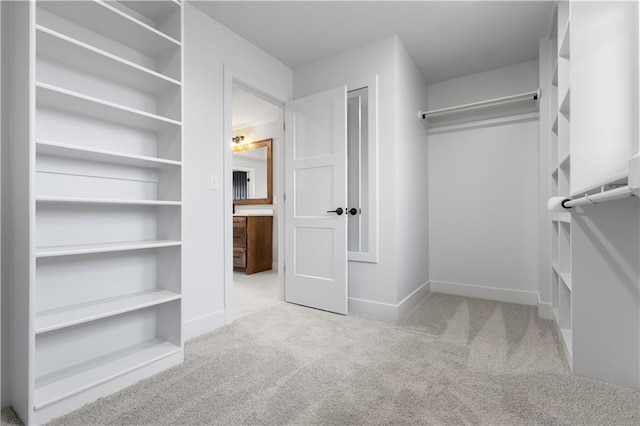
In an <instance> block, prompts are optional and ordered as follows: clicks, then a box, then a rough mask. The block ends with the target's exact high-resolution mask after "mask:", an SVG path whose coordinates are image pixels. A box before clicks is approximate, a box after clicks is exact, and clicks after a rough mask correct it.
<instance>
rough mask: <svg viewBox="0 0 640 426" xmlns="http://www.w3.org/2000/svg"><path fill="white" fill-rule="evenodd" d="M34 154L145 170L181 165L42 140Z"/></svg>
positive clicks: (37, 143)
mask: <svg viewBox="0 0 640 426" xmlns="http://www.w3.org/2000/svg"><path fill="white" fill-rule="evenodd" d="M36 153H38V154H43V155H51V156H56V157H66V158H73V159H77V160H85V161H93V162H98V163H112V164H119V165H123V166H132V167H141V168H147V169H159V168H164V167H173V166H176V167H179V166H181V165H182V163H181V162H180V161H174V160H167V159H164V158H158V157H147V156H143V155H131V154H123V153H121V152H117V151H109V150H104V149H95V148H88V147H83V146H80V145H73V144H66V143H61V142H54V141H48V140H43V139H38V140H36Z"/></svg>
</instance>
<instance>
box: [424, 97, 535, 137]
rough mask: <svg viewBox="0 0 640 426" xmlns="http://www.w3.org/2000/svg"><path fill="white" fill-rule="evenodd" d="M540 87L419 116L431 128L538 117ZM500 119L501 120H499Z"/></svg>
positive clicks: (436, 110) (434, 110)
mask: <svg viewBox="0 0 640 426" xmlns="http://www.w3.org/2000/svg"><path fill="white" fill-rule="evenodd" d="M540 96H541V92H540V89H536V90H533V91H530V92H525V93H519V94H516V95H510V96H503V97H500V98H494V99H487V100H483V101H478V102H472V103H467V104H462V105H456V106H451V107H446V108H439V109H433V110H428V111H420V112H419V116H420V118H421V119H422V120H424V122H425V123H426V124H427V125H428V127H429V128H434V127H437V128H439V129H441V128H442V129H443V128H444V127H443V126H454V127H455V126H457V125H460V124H463V123H469V122H480V121H484V122H485V124H492V123H493V122H494V121H496V119H501V118H504V117H511V118H513V117H515V116H517V117H521V118H523V119H525V120H527V119H534V118H537V112H538V100H539V99H540ZM497 121H500V120H497Z"/></svg>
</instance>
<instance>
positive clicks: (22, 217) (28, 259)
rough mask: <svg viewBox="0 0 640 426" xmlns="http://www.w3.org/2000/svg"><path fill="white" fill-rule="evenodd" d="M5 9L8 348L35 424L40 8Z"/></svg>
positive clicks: (8, 5) (23, 413)
mask: <svg viewBox="0 0 640 426" xmlns="http://www.w3.org/2000/svg"><path fill="white" fill-rule="evenodd" d="M2 8H3V24H5V28H6V29H7V30H6V32H4V31H3V37H2V42H3V49H2V55H3V61H6V63H8V66H7V68H6V71H7V74H5V75H3V97H4V96H7V95H8V97H7V99H3V107H6V108H7V111H6V112H5V114H7V115H5V117H8V120H9V121H8V122H10V123H11V126H10V132H9V139H8V140H7V141H4V140H3V143H2V145H3V161H4V164H3V165H4V166H5V167H8V169H7V170H8V175H9V176H10V177H11V178H10V180H9V184H8V186H7V188H8V193H3V201H4V202H6V203H7V205H8V208H7V210H6V213H7V214H6V215H5V217H3V220H4V221H5V222H4V225H5V228H4V229H3V250H6V252H5V253H6V254H7V255H8V257H7V258H6V259H5V260H6V263H4V265H5V267H6V268H8V275H7V276H8V278H9V282H8V285H9V286H10V291H9V293H8V294H9V297H10V302H9V303H8V306H9V324H10V328H11V332H10V337H9V350H8V356H9V365H10V366H11V368H10V371H8V372H7V374H8V375H9V376H10V379H9V382H10V383H11V397H12V404H13V408H14V410H15V411H16V412H17V413H18V415H19V416H20V417H21V419H22V420H23V421H24V422H26V423H31V422H32V421H33V400H34V389H33V382H32V381H33V378H34V363H33V359H32V357H31V356H30V354H31V353H33V348H34V344H35V343H34V337H33V336H34V335H33V327H34V324H33V321H34V313H33V309H32V302H33V300H32V294H33V278H34V274H35V258H34V255H33V253H34V251H33V249H34V239H33V237H34V236H33V229H34V226H33V225H34V219H33V212H34V208H35V203H34V198H33V197H34V194H33V179H32V176H31V172H32V170H33V167H34V155H35V154H34V153H35V149H34V147H35V145H34V139H33V137H34V124H33V123H34V121H33V120H34V118H35V110H34V98H35V94H34V82H35V73H34V64H35V33H34V31H33V26H34V23H35V13H34V7H33V4H32V3H30V2H3V4H2ZM3 30H4V28H3ZM5 40H7V41H5ZM5 43H7V44H5ZM5 47H7V49H6V50H5V49H4V48H5ZM3 65H4V64H3ZM8 144H11V146H10V147H9V145H8ZM5 150H7V151H5ZM5 197H6V198H5ZM3 284H4V283H3Z"/></svg>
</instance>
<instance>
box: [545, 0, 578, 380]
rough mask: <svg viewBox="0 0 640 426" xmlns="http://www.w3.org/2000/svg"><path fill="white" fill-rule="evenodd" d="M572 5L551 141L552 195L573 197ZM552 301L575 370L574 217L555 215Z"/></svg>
mask: <svg viewBox="0 0 640 426" xmlns="http://www.w3.org/2000/svg"><path fill="white" fill-rule="evenodd" d="M570 7H571V5H570V3H569V2H568V1H561V2H559V3H558V6H557V11H556V14H555V15H554V22H553V26H554V30H553V35H552V40H551V51H552V53H551V58H552V73H551V75H552V77H551V85H550V87H551V92H552V93H551V111H552V113H553V119H552V125H551V129H550V140H551V158H550V161H551V170H552V173H551V179H550V182H551V195H552V196H554V197H555V196H563V197H569V194H570V189H571V150H570V141H571V118H570V117H571V114H570V111H571V95H570V94H571V88H570V62H569V59H570V46H571V34H570V28H571V20H570ZM551 220H552V226H551V229H552V233H551V246H552V250H551V265H552V267H551V297H552V309H553V318H554V320H555V324H556V326H557V331H558V336H559V338H560V340H561V343H562V347H563V350H564V354H565V358H566V359H567V362H568V364H569V366H570V368H572V352H573V337H572V315H571V312H572V309H571V307H572V303H571V299H572V298H571V292H572V287H571V214H570V213H569V212H563V213H555V214H552V215H551Z"/></svg>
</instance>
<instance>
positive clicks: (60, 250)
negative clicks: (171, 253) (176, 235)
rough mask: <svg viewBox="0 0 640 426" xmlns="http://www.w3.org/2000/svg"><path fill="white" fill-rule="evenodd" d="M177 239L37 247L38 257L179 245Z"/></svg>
mask: <svg viewBox="0 0 640 426" xmlns="http://www.w3.org/2000/svg"><path fill="white" fill-rule="evenodd" d="M180 244H181V242H180V241H175V240H148V241H125V242H117V243H97V244H78V245H64V246H47V247H36V257H39V258H41V257H54V256H75V255H80V254H93V253H108V252H115V251H128V250H143V249H153V248H162V247H174V246H179V245H180Z"/></svg>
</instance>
